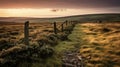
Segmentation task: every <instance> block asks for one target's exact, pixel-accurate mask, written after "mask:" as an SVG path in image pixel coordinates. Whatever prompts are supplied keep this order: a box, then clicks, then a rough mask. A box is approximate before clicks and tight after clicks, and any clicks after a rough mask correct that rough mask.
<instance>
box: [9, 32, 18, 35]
mask: <svg viewBox="0 0 120 67" xmlns="http://www.w3.org/2000/svg"><path fill="white" fill-rule="evenodd" d="M18 34H19V33H18V32H17V31H14V32H10V35H18Z"/></svg>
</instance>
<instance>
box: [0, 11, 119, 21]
mask: <svg viewBox="0 0 120 67" xmlns="http://www.w3.org/2000/svg"><path fill="white" fill-rule="evenodd" d="M27 20H29V21H30V22H55V21H56V22H61V21H65V20H71V21H72V20H78V21H97V20H102V21H120V13H111V14H87V15H74V16H65V17H55V18H29V17H0V22H25V21H27Z"/></svg>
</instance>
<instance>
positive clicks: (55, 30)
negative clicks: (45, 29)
mask: <svg viewBox="0 0 120 67" xmlns="http://www.w3.org/2000/svg"><path fill="white" fill-rule="evenodd" d="M54 33H55V34H57V27H56V22H54Z"/></svg>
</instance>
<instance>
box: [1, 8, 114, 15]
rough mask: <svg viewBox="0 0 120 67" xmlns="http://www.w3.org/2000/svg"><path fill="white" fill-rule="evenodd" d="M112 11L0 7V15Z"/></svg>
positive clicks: (71, 13)
mask: <svg viewBox="0 0 120 67" xmlns="http://www.w3.org/2000/svg"><path fill="white" fill-rule="evenodd" d="M105 12H110V13H111V12H112V11H107V10H103V9H101V10H97V9H50V8H46V9H28V8H22V9H0V17H61V16H70V15H82V14H92V13H105Z"/></svg>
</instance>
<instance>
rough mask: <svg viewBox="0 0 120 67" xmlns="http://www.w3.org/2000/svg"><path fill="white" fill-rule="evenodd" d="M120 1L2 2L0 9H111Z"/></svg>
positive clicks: (1, 0) (0, 0) (54, 0)
mask: <svg viewBox="0 0 120 67" xmlns="http://www.w3.org/2000/svg"><path fill="white" fill-rule="evenodd" d="M110 7H120V0H0V8H110Z"/></svg>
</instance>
